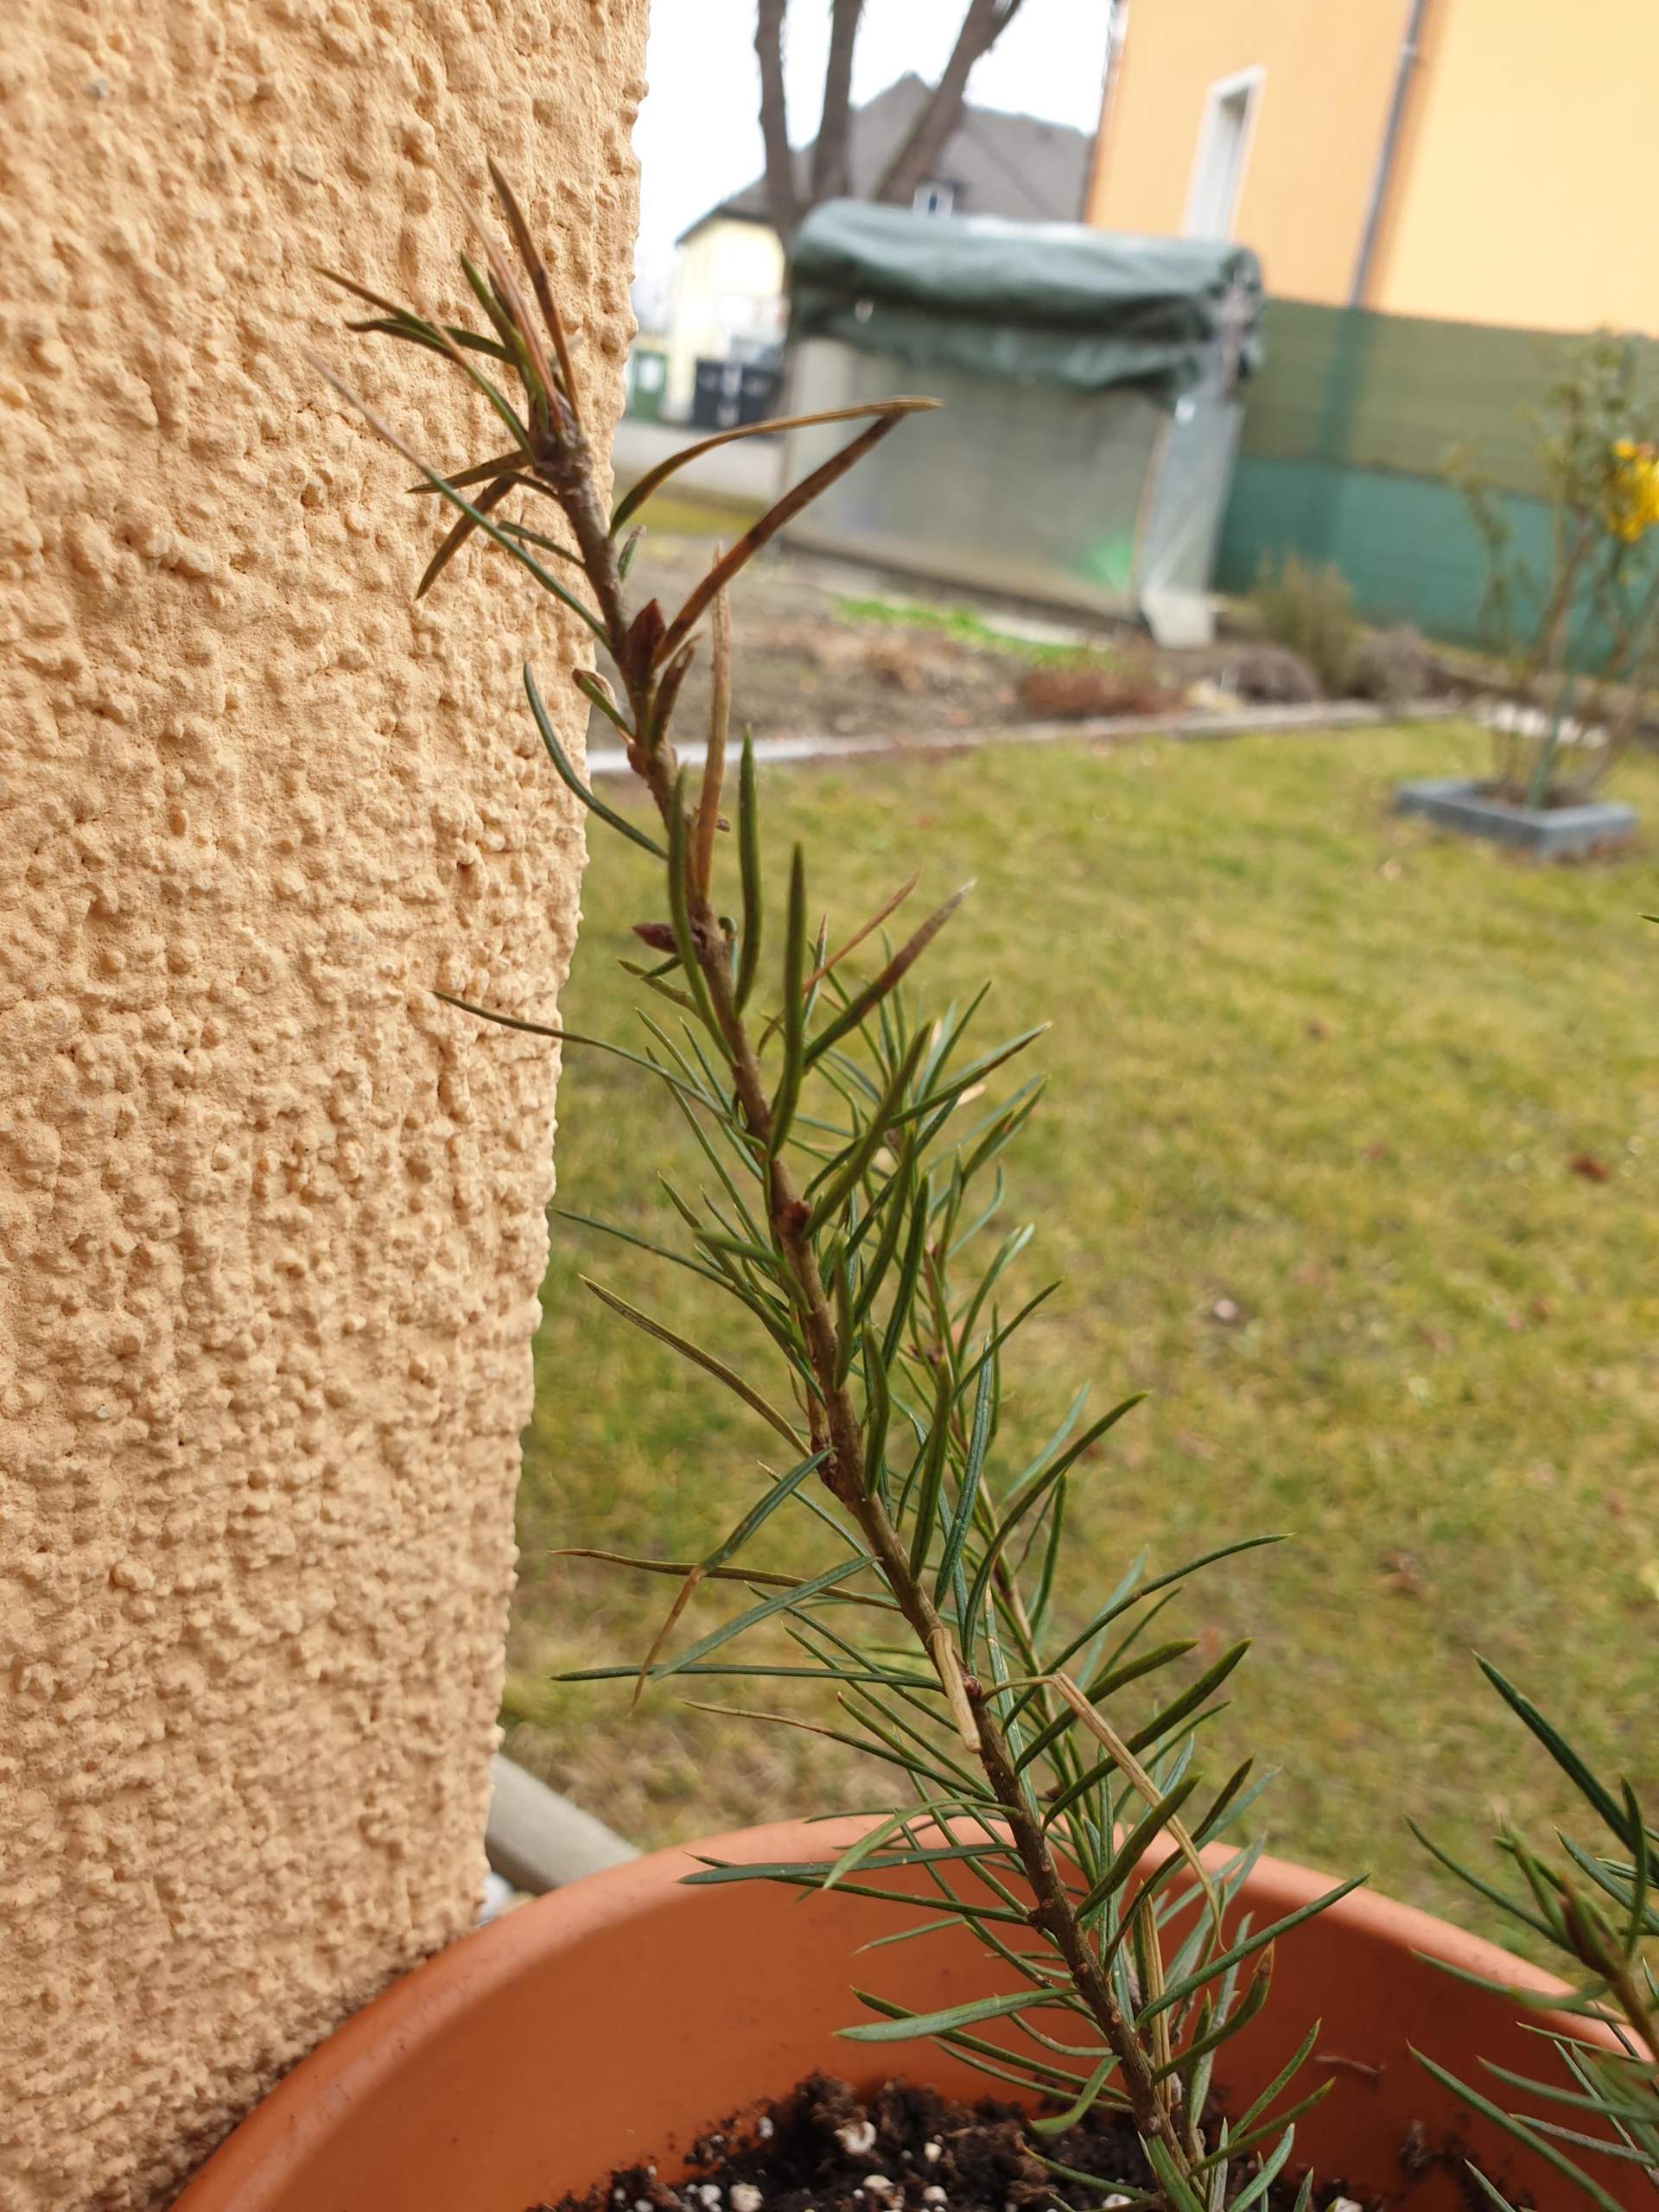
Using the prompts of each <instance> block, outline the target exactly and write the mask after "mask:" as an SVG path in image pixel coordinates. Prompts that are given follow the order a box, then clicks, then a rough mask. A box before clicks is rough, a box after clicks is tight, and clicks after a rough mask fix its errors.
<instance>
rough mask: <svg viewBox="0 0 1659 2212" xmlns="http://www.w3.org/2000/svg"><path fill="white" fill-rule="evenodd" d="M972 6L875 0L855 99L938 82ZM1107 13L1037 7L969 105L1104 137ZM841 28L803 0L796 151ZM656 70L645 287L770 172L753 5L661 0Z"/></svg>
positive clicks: (649, 59)
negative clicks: (698, 225) (912, 83)
mask: <svg viewBox="0 0 1659 2212" xmlns="http://www.w3.org/2000/svg"><path fill="white" fill-rule="evenodd" d="M1108 12H1109V9H1108V0H1025V4H1024V5H1023V7H1022V8H1021V9H1020V13H1019V14H1018V15H1017V16H1015V17H1014V21H1013V22H1012V23H1011V24H1010V25H1009V26H1008V28H1007V30H1006V31H1004V32H1003V34H1002V35H1001V38H1000V39H999V40H998V41H997V42H996V44H995V46H994V47H993V48H991V50H990V52H989V53H988V54H986V55H985V56H984V58H983V59H982V60H981V62H980V64H979V66H978V67H977V68H976V70H975V72H974V74H973V77H972V79H970V80H969V87H968V97H969V99H970V100H972V101H973V102H974V103H975V105H977V106H981V107H997V108H1007V109H1012V110H1014V111H1016V112H1019V113H1023V114H1026V115H1040V116H1046V117H1047V118H1049V119H1050V120H1051V121H1052V122H1056V123H1070V124H1075V125H1076V126H1077V128H1078V129H1079V130H1088V131H1090V132H1092V131H1093V130H1094V127H1095V124H1096V121H1097V120H1098V119H1099V114H1100V86H1101V74H1102V71H1103V68H1104V66H1105V59H1106V19H1107V15H1108ZM962 16H963V0H866V5H865V9H864V17H863V22H862V25H861V29H860V32H859V41H858V48H857V52H856V55H855V62H854V69H853V99H855V101H857V102H861V101H864V100H867V99H870V98H871V96H872V95H873V94H874V93H876V92H880V91H881V89H882V88H883V86H887V85H890V84H891V83H892V82H893V79H894V78H895V77H901V76H903V74H904V73H905V72H906V69H913V70H915V71H916V73H918V76H922V77H925V78H926V79H928V80H929V82H930V83H931V82H932V81H933V80H934V79H936V78H937V77H938V73H939V72H940V70H941V69H942V68H943V67H944V60H945V57H946V55H947V54H949V53H950V48H951V45H952V43H953V42H954V41H955V37H956V34H957V28H958V26H959V25H960V23H961V21H962ZM828 35H829V4H828V0H791V5H790V9H789V14H788V16H787V18H786V29H785V39H786V46H785V71H786V73H787V81H788V93H789V129H790V137H791V138H792V139H793V140H794V141H795V143H797V144H798V145H800V144H804V143H807V142H808V141H810V139H811V138H812V137H813V136H814V135H815V133H816V131H817V122H818V94H819V92H820V91H821V89H822V86H823V59H824V48H825V46H826V43H827V41H828ZM645 74H646V79H647V82H648V84H649V86H650V90H649V91H648V92H647V93H646V95H645V105H643V107H642V108H641V109H640V111H639V122H638V123H637V124H635V126H634V132H633V143H634V149H635V151H636V152H637V153H638V155H639V167H640V209H639V213H640V226H639V259H638V264H637V266H638V270H639V278H640V280H641V289H642V291H645V290H647V289H650V288H651V287H652V286H655V285H660V284H661V283H664V281H665V279H666V277H667V274H668V270H669V268H670V267H671V264H672V260H673V254H674V240H675V238H676V237H677V235H678V233H679V232H681V231H683V229H684V228H685V226H686V225H687V224H688V223H690V222H694V221H695V220H696V218H697V217H698V216H699V215H701V214H702V213H703V212H704V210H705V209H706V208H709V207H713V206H714V205H715V203H716V202H717V201H718V200H723V199H724V198H725V197H726V195H727V194H728V193H731V192H735V191H737V190H739V189H740V188H741V187H742V186H743V185H746V184H747V183H748V182H749V181H750V179H751V178H753V177H756V176H758V175H760V169H761V167H762V155H761V146H760V121H759V118H758V113H757V111H758V108H759V105H760V87H759V79H758V75H757V72H756V66H755V59H754V0H655V4H654V5H653V7H652V11H651V39H650V44H649V46H648V48H647V49H646V54H645ZM642 304H643V302H642Z"/></svg>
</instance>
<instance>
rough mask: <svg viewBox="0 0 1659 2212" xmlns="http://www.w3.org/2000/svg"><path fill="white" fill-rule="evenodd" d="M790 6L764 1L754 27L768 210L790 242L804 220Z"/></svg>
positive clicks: (782, 0) (779, 1)
mask: <svg viewBox="0 0 1659 2212" xmlns="http://www.w3.org/2000/svg"><path fill="white" fill-rule="evenodd" d="M788 6H789V0H760V10H759V13H758V14H757V16H756V18H755V26H754V50H755V53H756V54H758V55H759V56H760V135H761V137H762V138H763V139H764V140H765V142H766V207H767V211H768V213H770V214H771V217H772V228H773V229H774V230H775V231H776V232H777V233H778V235H779V238H787V237H788V236H789V234H790V232H791V231H792V230H793V229H794V227H795V226H796V224H797V223H798V222H799V220H800V219H801V206H800V197H799V194H798V189H797V187H796V181H795V157H794V156H793V155H792V154H791V152H790V150H789V111H788V103H787V100H786V99H785V92H784V16H785V12H786V10H787V9H788Z"/></svg>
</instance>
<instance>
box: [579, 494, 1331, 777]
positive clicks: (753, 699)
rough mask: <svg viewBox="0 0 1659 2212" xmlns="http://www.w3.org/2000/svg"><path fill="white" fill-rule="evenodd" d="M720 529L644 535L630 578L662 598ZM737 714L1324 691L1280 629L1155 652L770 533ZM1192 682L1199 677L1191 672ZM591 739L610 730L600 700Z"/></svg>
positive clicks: (608, 735)
mask: <svg viewBox="0 0 1659 2212" xmlns="http://www.w3.org/2000/svg"><path fill="white" fill-rule="evenodd" d="M714 557H715V541H714V540H713V539H712V538H711V539H707V540H705V539H702V538H685V537H647V538H646V539H645V543H644V544H643V545H642V546H641V548H640V552H639V560H638V563H637V564H636V567H635V569H634V581H635V582H636V583H637V584H638V585H639V587H640V588H641V589H642V590H645V591H649V592H651V593H652V594H655V595H656V596H657V597H658V599H660V601H662V603H663V605H664V607H665V608H668V609H669V610H672V608H673V607H675V606H677V604H678V603H679V602H680V601H682V600H683V598H684V597H685V595H686V594H687V593H688V592H689V591H690V588H691V587H692V585H693V584H694V583H695V582H696V581H697V579H698V578H699V577H700V576H701V575H703V573H704V572H705V571H706V570H707V569H708V568H709V564H710V563H711V562H712V560H713V559H714ZM732 628H733V637H734V647H735V650H734V656H733V661H734V666H733V682H734V691H733V697H732V720H733V723H734V727H736V728H742V727H743V726H744V725H745V724H747V725H749V726H750V727H751V728H753V731H754V734H755V735H756V737H758V738H768V737H804V736H822V735H828V736H832V737H835V736H861V735H866V734H873V733H876V732H879V733H880V734H883V735H884V736H887V737H888V738H890V739H892V740H893V741H894V742H895V743H896V744H898V745H900V746H902V745H903V744H904V742H905V741H906V738H909V737H915V736H920V735H927V736H936V735H937V734H938V733H940V732H942V731H944V732H948V731H950V730H951V729H953V728H956V729H962V730H964V731H971V730H982V729H985V728H991V727H994V726H995V727H1014V726H1018V725H1019V724H1020V723H1022V722H1027V721H1051V720H1056V719H1065V718H1069V717H1092V716H1099V715H1130V716H1133V715H1147V714H1153V713H1159V712H1163V711H1166V710H1173V709H1178V708H1179V707H1181V706H1182V705H1183V704H1185V703H1192V704H1196V705H1201V706H1219V705H1224V703H1226V701H1227V699H1228V698H1229V697H1230V696H1236V697H1237V698H1239V699H1242V700H1246V701H1248V702H1250V703H1252V704H1255V703H1263V704H1266V703H1271V704H1274V705H1286V704H1289V705H1300V704H1308V703H1311V702H1313V700H1314V699H1316V698H1317V697H1318V696H1319V692H1318V686H1317V685H1316V684H1314V683H1313V681H1312V679H1311V677H1309V676H1308V675H1307V673H1306V671H1305V670H1304V669H1303V668H1302V666H1301V664H1300V662H1298V661H1296V659H1295V658H1294V655H1291V654H1287V653H1285V652H1283V651H1282V649H1281V647H1279V646H1276V645H1268V644H1265V643H1255V642H1245V641H1226V640H1223V641H1219V642H1217V644H1216V645H1209V646H1204V647H1198V648H1194V649H1192V650H1191V651H1181V652H1157V651H1154V648H1153V647H1152V646H1151V645H1150V644H1149V643H1148V642H1147V639H1145V638H1144V637H1143V636H1142V635H1141V633H1140V632H1138V631H1137V630H1136V629H1135V628H1134V627H1133V626H1130V625H1128V624H1122V625H1118V626H1113V625H1110V624H1109V623H1105V622H1102V623H1101V624H1099V625H1098V626H1085V627H1074V626H1071V625H1069V624H1068V623H1066V622H1065V621H1063V620H1057V619H1054V618H1052V617H1051V618H1049V619H1047V620H1045V619H1043V618H1042V617H1041V616H1039V615H1037V614H1034V613H1033V610H1032V609H1030V608H1029V607H1021V606H1015V605H1012V604H1007V605H1005V604H1003V603H1002V602H1000V601H994V600H991V599H988V598H983V597H980V598H976V597H975V595H974V594H971V593H967V592H962V591H952V592H950V593H944V594H930V593H929V592H928V591H927V589H926V588H925V586H917V585H915V584H914V583H907V584H906V586H904V587H903V588H900V587H899V586H898V585H896V584H894V583H893V581H892V580H891V579H890V578H883V577H880V576H878V575H874V573H871V572H868V571H865V570H862V569H857V568H855V567H852V566H850V565H846V564H842V563H838V562H837V563H830V562H827V561H823V560H819V559H816V558H809V557H806V556H799V555H796V554H792V553H790V552H787V551H783V550H777V549H772V548H769V549H768V550H766V551H765V552H764V553H762V554H761V555H760V556H759V557H758V558H757V559H756V560H755V561H754V562H753V563H752V564H751V565H750V567H749V568H748V569H746V570H745V572H744V575H743V582H742V588H741V590H740V591H737V592H734V594H733V597H732ZM707 658H708V656H707V654H706V653H702V652H700V653H699V654H698V656H697V658H696V660H695V661H694V662H693V663H692V665H691V671H690V676H689V677H688V678H687V680H686V683H685V686H684V689H683V691H682V692H681V694H680V702H679V708H678V712H677V728H679V729H680V731H681V732H682V733H683V735H684V738H685V740H686V741H687V742H690V741H691V740H692V739H693V738H695V737H696V736H698V735H700V734H701V732H702V728H704V726H705V725H706V722H707V718H708V698H709V693H708V683H709V672H708V668H707V665H706V664H707ZM1195 686H1196V687H1198V690H1197V693H1196V694H1195V693H1194V689H1193V687H1195ZM588 739H589V743H590V745H592V746H594V747H607V746H612V745H613V744H614V743H615V737H614V733H613V731H612V729H611V728H610V727H609V725H608V724H607V722H605V721H603V720H602V719H601V718H599V717H598V716H597V715H595V718H594V721H593V722H592V724H591V726H590V728H589V732H588Z"/></svg>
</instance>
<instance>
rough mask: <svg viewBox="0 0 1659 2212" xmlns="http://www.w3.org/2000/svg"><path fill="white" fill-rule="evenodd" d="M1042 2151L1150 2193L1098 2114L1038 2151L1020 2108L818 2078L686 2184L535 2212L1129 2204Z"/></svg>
mask: <svg viewBox="0 0 1659 2212" xmlns="http://www.w3.org/2000/svg"><path fill="white" fill-rule="evenodd" d="M1039 2141H1040V2144H1041V2148H1042V2150H1043V2152H1045V2153H1046V2155H1047V2156H1048V2157H1049V2158H1053V2159H1054V2160H1056V2161H1057V2163H1058V2164H1061V2165H1066V2166H1071V2167H1075V2168H1076V2169H1077V2171H1079V2172H1082V2173H1085V2174H1097V2175H1099V2176H1100V2177H1102V2180H1103V2182H1107V2181H1115V2182H1122V2183H1127V2184H1128V2187H1130V2188H1148V2187H1150V2186H1151V2185H1152V2180H1153V2177H1152V2173H1151V2171H1150V2169H1149V2168H1148V2167H1147V2163H1146V2161H1145V2159H1144V2158H1142V2157H1141V2146H1140V2144H1139V2143H1138V2142H1137V2140H1136V2139H1135V2131H1134V2129H1133V2127H1132V2126H1129V2124H1128V2122H1127V2121H1126V2120H1123V2119H1122V2118H1121V2117H1119V2116H1118V2115H1116V2114H1115V2113H1108V2112H1105V2111H1103V2110H1102V2109H1101V2108H1099V2107H1096V2110H1095V2111H1094V2112H1092V2113H1090V2115H1089V2117H1088V2118H1087V2119H1086V2120H1084V2122H1083V2123H1082V2125H1081V2126H1077V2127H1074V2128H1072V2129H1071V2131H1070V2133H1067V2134H1065V2135H1061V2136H1057V2137H1044V2138H1041V2139H1039V2138H1036V2137H1033V2135H1032V2133H1031V2132H1030V2130H1029V2128H1028V2127H1027V2125H1026V2118H1025V2115H1024V2114H1023V2113H1021V2111H1020V2108H1019V2107H1017V2106H1014V2105H1011V2104H1002V2103H999V2102H997V2101H995V2100H994V2099H990V2098H988V2099H986V2100H985V2101H983V2102H982V2103H979V2104H973V2105H968V2104H959V2103H954V2102H951V2101H947V2100H946V2099H945V2098H944V2097H941V2096H939V2095H938V2094H937V2093H936V2092H935V2091H934V2090H932V2089H928V2088H917V2087H913V2086H912V2084H910V2083H909V2082H888V2084H887V2087H886V2088H884V2089H881V2090H880V2091H879V2092H878V2093H877V2094H875V2095H874V2096H873V2097H861V2096H858V2095H857V2094H855V2092H854V2091H853V2090H852V2089H850V2088H849V2087H848V2085H847V2083H846V2082H837V2081H836V2080H834V2079H832V2078H831V2077H830V2076H829V2075H823V2074H815V2075H811V2076H810V2077H809V2078H808V2079H807V2080H806V2081H804V2082H802V2084H801V2086H800V2088H798V2089H797V2090H795V2091H794V2092H793V2094H791V2095H790V2096H787V2097H785V2098H784V2099H782V2100H781V2101H779V2103H777V2104H774V2105H772V2106H770V2107H768V2108H767V2110H766V2113H764V2114H763V2115H762V2116H761V2117H760V2119H759V2120H752V2121H750V2122H749V2123H748V2124H747V2126H745V2127H744V2129H743V2130H742V2131H741V2133H711V2134H709V2135H706V2136H704V2137H702V2139H701V2140H699V2141H698V2142H697V2143H696V2145H693V2147H692V2153H691V2158H690V2172H689V2173H688V2174H687V2176H686V2177H685V2179H684V2180H683V2181H680V2182H677V2183H674V2184H673V2185H670V2184H669V2183H665V2182H663V2181H661V2180H659V2179H658V2175H657V2171H656V2169H655V2167H654V2166H651V2165H645V2166H628V2167H625V2168H622V2169H621V2170H620V2171H618V2172H616V2173H615V2174H613V2176H612V2177H611V2179H610V2181H609V2182H608V2183H606V2184H605V2185H604V2186H602V2187H601V2188H599V2189H596V2190H594V2191H593V2192H592V2194H591V2195H589V2196H568V2197H566V2198H564V2199H563V2202H561V2203H560V2204H559V2205H558V2206H557V2207H556V2208H549V2207H548V2206H545V2205H542V2206H535V2207H531V2212H1027V2209H1028V2212H1042V2208H1044V2207H1059V2206H1065V2207H1068V2208H1070V2212H1100V2208H1101V2207H1102V2206H1107V2207H1109V2206H1111V2205H1112V2204H1113V2203H1114V2202H1128V2199H1126V2198H1114V2197H1113V2196H1111V2195H1110V2194H1108V2193H1105V2192H1104V2191H1103V2190H1102V2189H1098V2188H1095V2189H1091V2188H1090V2187H1088V2186H1087V2185H1086V2184H1085V2183H1082V2182H1078V2181H1067V2180H1065V2179H1064V2178H1063V2177H1059V2176H1057V2175H1055V2174H1052V2173H1050V2172H1049V2171H1047V2170H1046V2168H1045V2167H1044V2166H1043V2165H1041V2164H1039V2161H1038V2158H1037V2157H1036V2156H1035V2152H1034V2146H1035V2145H1037V2144H1038V2143H1039ZM1298 2178H1300V2177H1298ZM1295 2196H1296V2182H1295V2181H1294V2180H1292V2181H1287V2180H1286V2179H1285V2178H1284V2177H1283V2176H1281V2177H1280V2179H1279V2180H1278V2181H1277V2182H1276V2183H1274V2186H1273V2188H1272V2189H1271V2190H1269V2191H1268V2196H1267V2198H1266V2204H1267V2207H1268V2212H1291V2207H1292V2206H1293V2205H1294V2201H1295ZM1313 2202H1314V2203H1315V2204H1316V2205H1317V2206H1319V2208H1320V2212H1370V2202H1371V2201H1370V2200H1367V2199H1365V2198H1363V2197H1360V2196H1357V2195H1351V2194H1350V2193H1349V2192H1348V2191H1347V2190H1344V2187H1343V2184H1342V2183H1340V2182H1339V2181H1336V2180H1325V2179H1324V2178H1323V2177H1322V2178H1321V2180H1320V2181H1319V2183H1317V2184H1316V2186H1315V2190H1314V2195H1313Z"/></svg>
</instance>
